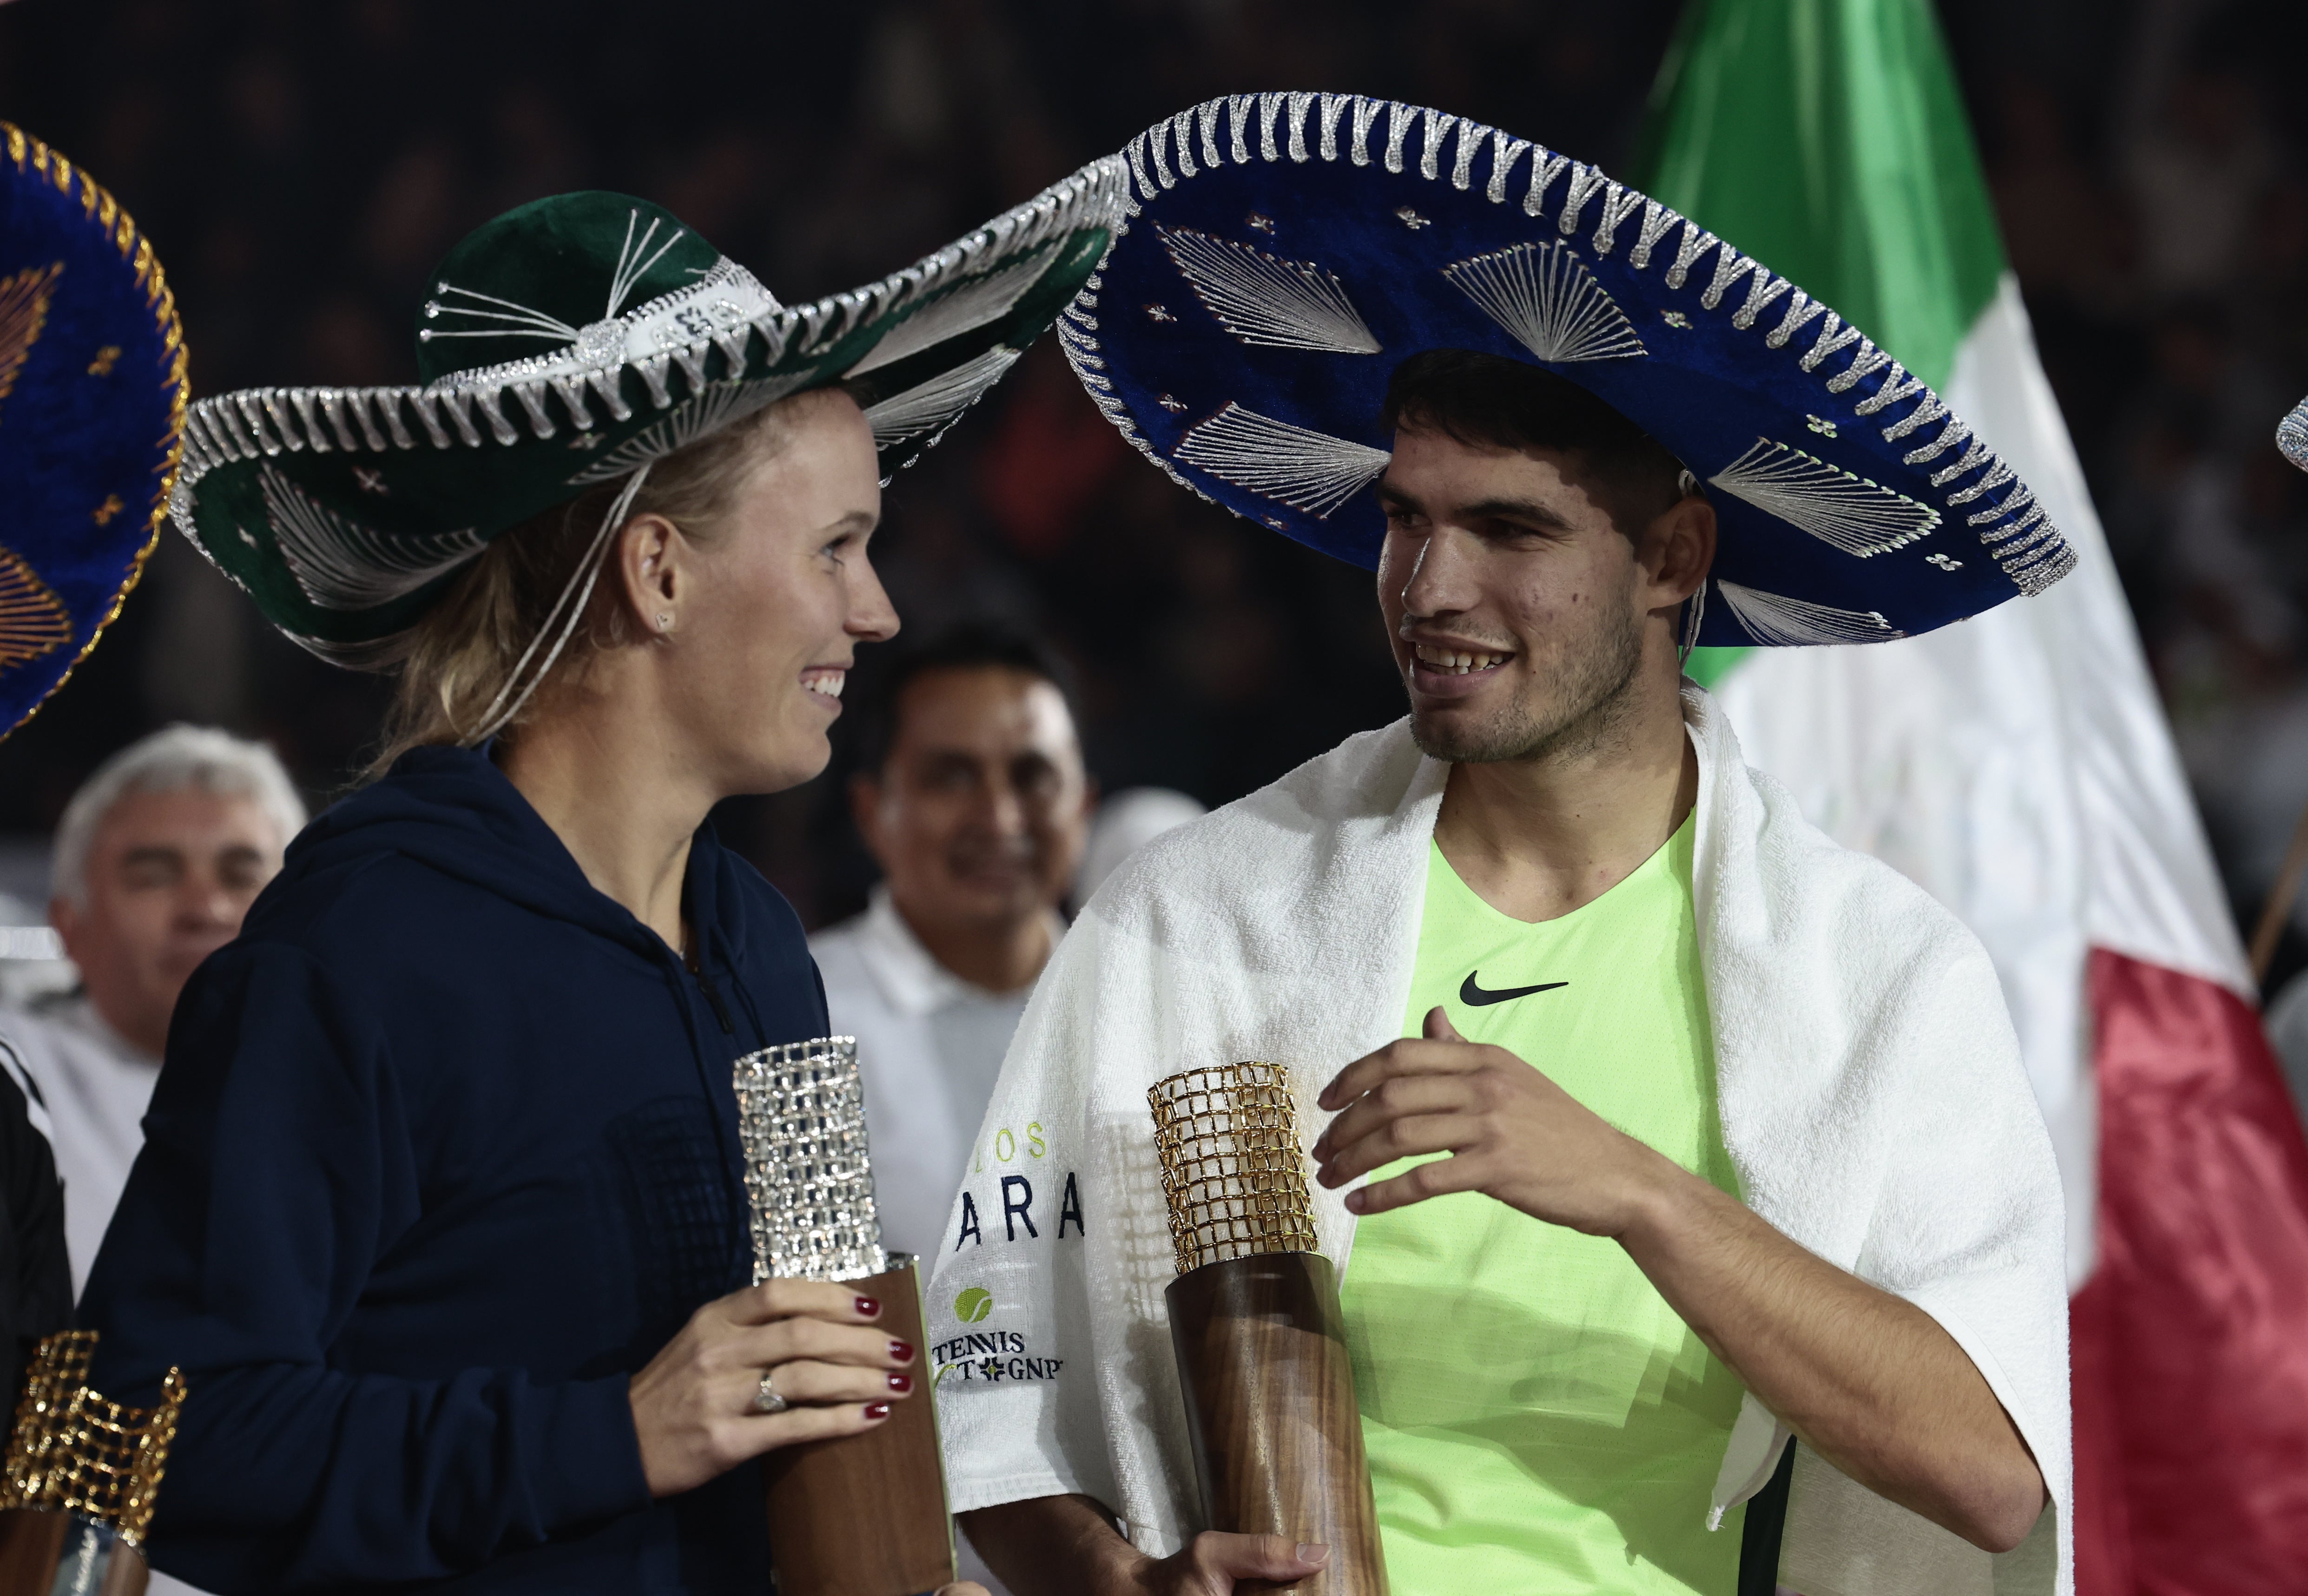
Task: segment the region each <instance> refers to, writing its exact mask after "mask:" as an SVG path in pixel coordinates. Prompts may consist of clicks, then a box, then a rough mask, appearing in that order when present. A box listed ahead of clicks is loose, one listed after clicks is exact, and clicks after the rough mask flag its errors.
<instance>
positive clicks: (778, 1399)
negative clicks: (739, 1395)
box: [754, 1369, 793, 1413]
mask: <svg viewBox="0 0 2308 1596" xmlns="http://www.w3.org/2000/svg"><path fill="white" fill-rule="evenodd" d="M777 1372H778V1371H777V1370H776V1369H771V1370H770V1371H769V1373H768V1374H765V1375H763V1376H762V1379H761V1383H760V1384H759V1385H757V1386H754V1412H756V1413H782V1412H785V1411H786V1409H788V1407H790V1406H792V1405H793V1404H792V1403H788V1401H786V1399H785V1398H784V1397H782V1396H779V1394H778V1388H777V1387H776V1386H772V1385H771V1384H770V1380H771V1377H772V1376H774V1375H775V1374H776V1373H777Z"/></svg>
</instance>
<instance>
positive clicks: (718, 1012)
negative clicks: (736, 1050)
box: [697, 958, 737, 1036]
mask: <svg viewBox="0 0 2308 1596" xmlns="http://www.w3.org/2000/svg"><path fill="white" fill-rule="evenodd" d="M697 984H698V986H699V988H700V989H701V990H702V991H703V992H704V993H705V1001H706V1002H707V1003H708V1004H709V1005H710V1007H711V1008H712V1010H713V1017H714V1018H715V1019H717V1020H719V1021H720V1022H721V1034H722V1035H724V1036H735V1035H736V1034H737V1027H736V1025H735V1024H733V1023H732V1022H731V1020H730V1018H729V1006H728V1004H727V1003H724V1002H723V1001H722V1000H721V989H720V988H719V987H718V986H715V985H714V984H713V976H712V974H711V973H710V972H709V971H708V970H707V969H706V967H705V960H704V959H702V958H700V959H699V960H698V961H697Z"/></svg>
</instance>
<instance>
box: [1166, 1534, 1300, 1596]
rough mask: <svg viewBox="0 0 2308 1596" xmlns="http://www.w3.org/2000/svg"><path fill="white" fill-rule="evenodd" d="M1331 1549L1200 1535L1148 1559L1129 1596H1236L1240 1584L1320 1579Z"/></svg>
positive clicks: (1268, 1538)
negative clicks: (1177, 1549) (1182, 1547)
mask: <svg viewBox="0 0 2308 1596" xmlns="http://www.w3.org/2000/svg"><path fill="white" fill-rule="evenodd" d="M1330 1560H1331V1549H1330V1548H1329V1547H1327V1546H1322V1545H1320V1544H1308V1545H1294V1544H1293V1543H1291V1542H1290V1541H1287V1540H1284V1539H1283V1538H1282V1537H1281V1536H1279V1535H1222V1534H1220V1533H1219V1532H1218V1531H1216V1530H1204V1531H1203V1532H1201V1534H1199V1535H1197V1536H1195V1537H1194V1538H1193V1540H1191V1541H1189V1542H1187V1544H1186V1549H1185V1550H1184V1551H1182V1552H1180V1553H1178V1554H1177V1555H1176V1557H1164V1558H1163V1559H1162V1560H1161V1561H1160V1562H1156V1561H1155V1560H1154V1559H1153V1558H1151V1557H1148V1558H1147V1559H1146V1560H1145V1566H1144V1568H1143V1570H1142V1571H1141V1573H1140V1574H1139V1575H1138V1583H1136V1584H1135V1585H1133V1586H1129V1587H1125V1588H1126V1589H1128V1590H1129V1591H1130V1592H1131V1596H1140V1593H1141V1592H1143V1593H1144V1596H1234V1582H1235V1581H1236V1580H1238V1579H1255V1580H1265V1581H1269V1582H1271V1583H1278V1584H1287V1583H1290V1582H1291V1581H1293V1580H1301V1579H1305V1578H1306V1577H1307V1576H1309V1575H1316V1574H1320V1573H1321V1572H1322V1566H1323V1565H1324V1564H1325V1563H1328V1562H1329V1561H1330Z"/></svg>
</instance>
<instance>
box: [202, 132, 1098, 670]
mask: <svg viewBox="0 0 2308 1596" xmlns="http://www.w3.org/2000/svg"><path fill="white" fill-rule="evenodd" d="M1127 202H1128V200H1127V188H1126V168H1125V167H1124V166H1123V164H1122V163H1121V161H1120V160H1119V159H1117V158H1112V157H1109V158H1107V159H1103V160H1099V161H1097V162H1094V163H1092V164H1091V165H1089V166H1087V167H1083V168H1082V169H1081V171H1079V172H1077V173H1075V174H1074V175H1073V176H1071V177H1068V178H1066V179H1065V180H1064V182H1061V183H1058V184H1053V185H1052V186H1051V187H1049V188H1047V189H1046V190H1044V191H1043V192H1042V193H1040V194H1038V195H1037V196H1036V197H1035V198H1034V199H1032V200H1030V201H1028V202H1026V203H1025V204H1022V205H1020V206H1018V207H1017V208H1016V209H1014V210H1010V211H1008V212H1006V213H1004V214H1003V215H1002V216H1000V217H997V218H995V219H994V220H993V221H991V222H989V223H987V224H986V226H985V227H980V228H978V229H977V231H975V232H973V233H971V234H970V235H969V236H967V237H965V238H962V239H960V241H958V242H956V243H954V244H952V245H947V246H946V247H945V248H943V249H942V250H939V251H938V252H937V253H934V254H932V255H930V256H928V257H926V258H925V259H924V260H922V261H919V262H916V263H915V264H914V265H912V266H909V267H908V268H907V269H906V270H903V271H900V272H897V273H894V274H893V275H891V276H890V277H887V278H884V279H882V280H881V281H880V282H878V283H874V284H873V285H872V286H870V287H864V288H857V289H852V290H850V291H848V292H845V293H840V294H835V295H832V296H830V297H828V298H824V299H820V300H817V301H815V302H814V303H812V304H809V305H783V304H780V303H779V301H778V299H777V297H776V296H774V295H772V294H771V292H770V291H769V290H768V289H767V288H765V287H762V284H761V283H760V282H759V281H758V280H757V279H755V278H754V275H753V274H752V273H751V272H749V271H747V270H745V268H744V267H742V266H740V265H738V264H737V263H736V262H734V261H731V260H729V259H728V258H727V257H726V256H724V255H722V254H721V253H719V251H718V250H716V249H714V248H713V247H712V246H711V245H709V244H707V243H706V242H705V240H704V239H702V238H701V237H699V236H697V234H696V233H694V232H693V231H692V230H690V229H689V228H687V227H684V226H683V225H682V223H681V222H680V221H679V220H678V219H676V218H675V217H674V216H673V215H672V214H671V213H670V212H669V211H667V210H664V209H663V208H662V207H659V206H657V205H652V204H650V202H648V201H646V200H637V199H632V198H629V197H627V196H625V195H624V194H612V193H573V194H560V195H556V196H555V197H553V198H551V199H546V200H539V201H537V202H534V203H532V204H528V205H524V206H521V208H520V209H518V210H509V211H507V212H506V213H505V214H504V215H503V216H500V217H498V218H497V219H495V220H494V221H492V222H489V223H487V225H486V226H484V227H480V228H478V230H476V231H475V232H474V233H472V234H471V235H470V236H468V237H467V238H466V239H465V240H464V241H463V242H462V243H461V244H460V245H457V247H456V248H455V249H453V250H452V251H451V252H450V253H449V256H448V258H447V259H446V260H445V261H444V262H442V263H441V266H440V269H439V270H437V271H436V272H435V274H434V276H433V279H432V291H431V296H429V297H428V298H427V299H426V302H425V304H424V306H423V308H422V309H421V310H420V312H419V313H418V333H417V338H418V346H417V359H418V371H419V372H420V373H422V375H423V377H424V382H422V383H421V384H419V385H418V386H415V387H404V388H359V389H353V388H256V389H248V390H243V391H241V392H238V393H228V394H225V395H222V396H220V397H219V398H215V399H202V400H201V401H199V402H198V403H196V404H194V406H193V407H192V408H191V412H190V414H189V416H187V418H186V422H185V450H184V468H183V471H182V474H181V475H180V476H179V477H178V479H177V486H176V489H175V492H174V493H173V494H172V495H171V497H170V501H169V513H170V515H171V516H172V517H173V518H174V519H175V520H176V523H177V527H178V528H180V529H181V530H182V531H183V532H184V533H185V536H188V537H190V538H191V539H192V540H193V542H194V544H196V545H198V546H199V547H200V549H201V551H202V553H205V554H206V555H207V556H208V557H209V558H210V560H211V561H212V562H215V564H216V565H217V566H218V568H219V569H220V570H221V571H223V572H224V573H225V574H226V575H227V576H228V577H230V578H231V579H233V580H234V581H235V582H236V583H237V584H239V586H240V587H241V588H242V589H243V590H245V592H246V593H247V594H248V595H249V596H250V597H251V598H253V599H254V600H255V601H256V605H257V607H258V608H259V609H261V610H263V612H264V615H265V618H266V619H268V620H270V621H271V622H272V623H273V624H274V625H275V626H278V627H279V628H280V630H281V631H284V632H286V633H287V634H288V636H289V637H290V638H292V639H295V640H296V641H297V642H298V643H300V644H302V645H303V646H304V647H305V648H308V649H310V650H311V651H312V652H314V654H317V655H319V656H321V657H322V658H323V659H327V660H331V661H332V662H334V663H336V664H339V665H353V666H357V667H363V668H373V667H375V666H378V665H385V664H388V663H390V662H391V661H392V659H394V658H395V657H397V656H398V654H399V652H400V643H401V640H402V639H403V638H404V636H405V634H406V633H407V632H408V631H409V628H410V626H412V625H413V624H414V623H415V622H416V621H417V620H418V617H419V616H420V615H422V614H424V613H425V611H426V608H427V607H429V606H430V605H432V604H433V602H434V601H435V599H437V598H438V597H440V596H441V595H442V593H443V591H444V588H445V587H446V585H447V583H448V582H449V581H450V580H451V579H452V577H453V576H454V574H455V573H456V571H459V570H460V569H461V567H462V566H463V565H464V564H465V563H466V562H468V561H469V560H471V559H472V558H473V557H474V556H476V555H478V553H480V552H481V550H483V549H484V548H486V547H487V546H488V544H489V541H490V540H491V539H492V538H494V537H495V536H497V535H498V534H500V533H502V532H504V531H506V530H508V529H510V528H512V527H515V526H518V525H519V524H521V522H522V521H524V520H526V519H529V518H530V517H531V516H533V515H535V514H537V513H538V511H543V510H547V509H550V508H551V507H552V506H554V505H555V504H559V503H564V502H567V501H569V500H571V499H573V498H575V497H576V496H577V495H578V494H580V493H583V492H584V491H585V490H586V489H588V488H589V487H590V486H592V485H595V484H597V483H601V482H607V481H611V480H613V479H615V478H617V477H619V476H628V477H629V476H631V474H633V472H635V471H637V470H639V469H640V468H642V467H644V466H647V465H648V464H649V463H650V462H651V461H653V460H656V459H659V458H661V457H663V456H665V455H667V454H670V453H671V452H673V451H674V450H676V449H679V448H681V447H683V446H684V445H685V444H688V443H692V442H695V441H696V440H698V439H699V438H702V437H703V436H705V435H706V434H707V433H711V432H713V431H715V430H716V429H718V428H720V427H724V426H727V425H729V424H731V423H732V422H735V421H736V420H738V419H739V418H740V417H742V416H746V415H749V414H751V413H752V412H754V411H755V410H758V409H760V408H762V406H764V405H768V404H771V403H772V402H774V401H776V400H778V399H783V398H785V397H786V396H787V395H788V394H793V393H798V392H801V391H803V390H806V389H811V388H820V387H824V386H827V385H830V384H832V383H836V382H840V383H842V384H845V385H846V386H847V387H848V389H849V390H850V391H851V392H852V393H854V394H856V395H857V397H858V399H859V402H860V403H861V404H862V405H864V406H865V408H866V418H867V420H868V421H870V422H871V423H872V425H873V428H874V442H875V444H876V445H877V446H878V447H879V449H880V450H881V457H882V465H883V477H884V479H885V480H886V479H887V477H888V476H890V475H891V473H892V472H894V471H895V470H897V469H899V468H901V467H904V466H907V465H909V464H911V463H912V462H913V460H914V459H916V458H917V456H919V455H920V453H921V452H922V451H923V450H926V448H928V447H929V446H930V445H931V444H932V443H934V442H936V441H937V439H938V437H939V435H940V434H941V433H943V432H944V431H945V429H946V428H947V427H948V426H950V425H952V424H953V422H954V421H955V420H957V419H958V418H959V417H960V416H961V414H962V412H963V411H965V410H967V409H968V408H969V407H970V406H971V405H972V404H974V403H976V402H977V399H979V397H980V396H982V395H983V394H984V393H985V392H986V390H987V389H989V388H991V387H992V386H993V385H994V383H995V382H996V381H998V380H999V379H1000V377H1001V376H1002V373H1003V372H1005V371H1007V370H1008V369H1009V367H1010V365H1012V362H1014V361H1015V360H1016V359H1017V358H1018V356H1019V354H1020V353H1021V351H1022V350H1023V349H1024V348H1026V346H1027V345H1028V344H1029V343H1031V342H1032V341H1033V340H1034V339H1035V338H1037V337H1038V336H1039V335H1040V334H1041V332H1042V331H1043V330H1045V329H1046V328H1047V327H1048V326H1049V325H1050V323H1051V322H1052V321H1053V320H1054V319H1055V317H1056V316H1057V314H1058V313H1059V311H1060V310H1061V309H1063V308H1064V305H1066V303H1067V302H1068V301H1069V300H1071V299H1072V297H1073V296H1074V293H1075V291H1076V290H1077V289H1079V288H1080V287H1081V285H1082V282H1083V279H1086V278H1088V277H1089V275H1090V273H1091V272H1092V271H1093V270H1096V269H1097V266H1098V260H1099V258H1100V257H1101V256H1102V255H1103V254H1104V253H1105V252H1106V248H1107V244H1108V242H1109V240H1110V237H1111V235H1112V232H1113V230H1114V227H1115V222H1116V220H1117V219H1118V218H1119V216H1120V214H1121V211H1122V209H1123V207H1124V205H1125V204H1126V203H1127Z"/></svg>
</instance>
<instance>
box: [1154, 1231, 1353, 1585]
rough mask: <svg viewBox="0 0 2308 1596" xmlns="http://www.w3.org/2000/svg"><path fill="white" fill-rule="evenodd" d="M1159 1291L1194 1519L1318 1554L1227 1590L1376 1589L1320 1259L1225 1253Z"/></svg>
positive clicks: (1349, 1374)
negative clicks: (1299, 1569) (1282, 1575)
mask: <svg viewBox="0 0 2308 1596" xmlns="http://www.w3.org/2000/svg"><path fill="white" fill-rule="evenodd" d="M1165 1295H1166V1297H1167V1300H1168V1302H1169V1307H1170V1341H1171V1344H1172V1345H1173V1346H1174V1347H1175V1348H1176V1351H1177V1355H1178V1377H1179V1381H1180V1383H1181V1385H1183V1386H1184V1390H1185V1397H1186V1424H1187V1429H1188V1431H1189V1433H1190V1435H1191V1437H1192V1438H1193V1449H1194V1477H1195V1479H1196V1480H1198V1481H1200V1483H1201V1493H1202V1518H1203V1521H1204V1523H1205V1526H1206V1527H1207V1528H1210V1529H1213V1530H1221V1531H1227V1532H1232V1533H1236V1534H1253V1535H1280V1536H1283V1537H1285V1538H1286V1539H1287V1540H1293V1541H1297V1542H1301V1543H1303V1542H1306V1541H1320V1542H1322V1543H1323V1544H1325V1545H1327V1546H1328V1547H1329V1548H1330V1549H1331V1560H1330V1562H1329V1563H1328V1564H1327V1565H1326V1566H1324V1567H1323V1569H1322V1572H1321V1573H1320V1574H1317V1575H1313V1576H1312V1577H1311V1578H1308V1579H1302V1580H1300V1581H1298V1582H1297V1583H1295V1584H1291V1585H1287V1586H1286V1585H1276V1584H1272V1583H1267V1582H1264V1581H1258V1580H1243V1581H1237V1582H1236V1584H1235V1589H1236V1590H1237V1591H1244V1592H1248V1591H1275V1590H1290V1591H1296V1592H1301V1593H1302V1596H1386V1562H1385V1559H1384V1558H1383V1557H1382V1556H1381V1554H1380V1551H1379V1538H1378V1510H1377V1508H1376V1507H1375V1506H1374V1505H1373V1504H1372V1501H1371V1485H1370V1467H1369V1465H1368V1463H1365V1461H1364V1458H1363V1421H1362V1412H1361V1410H1360V1409H1359V1408H1358V1407H1357V1406H1356V1403H1355V1375H1354V1366H1353V1364H1352V1362H1351V1361H1350V1360H1349V1359H1348V1354H1347V1337H1346V1326H1345V1321H1344V1319H1343V1318H1342V1317H1341V1316H1340V1314H1339V1288H1338V1283H1337V1280H1336V1278H1335V1277H1334V1276H1333V1275H1332V1274H1331V1261H1330V1260H1329V1259H1328V1258H1326V1257H1322V1256H1321V1255H1320V1254H1318V1253H1312V1252H1274V1253H1264V1254H1262V1255H1260V1256H1258V1257H1247V1258H1227V1259H1225V1260H1224V1261H1222V1262H1219V1263H1216V1264H1205V1265H1203V1266H1201V1268H1199V1269H1196V1270H1194V1271H1193V1272H1192V1273H1191V1274H1182V1275H1180V1276H1179V1277H1178V1278H1177V1279H1176V1280H1174V1281H1172V1282H1171V1283H1170V1285H1169V1289H1168V1291H1167V1292H1166V1293H1165Z"/></svg>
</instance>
